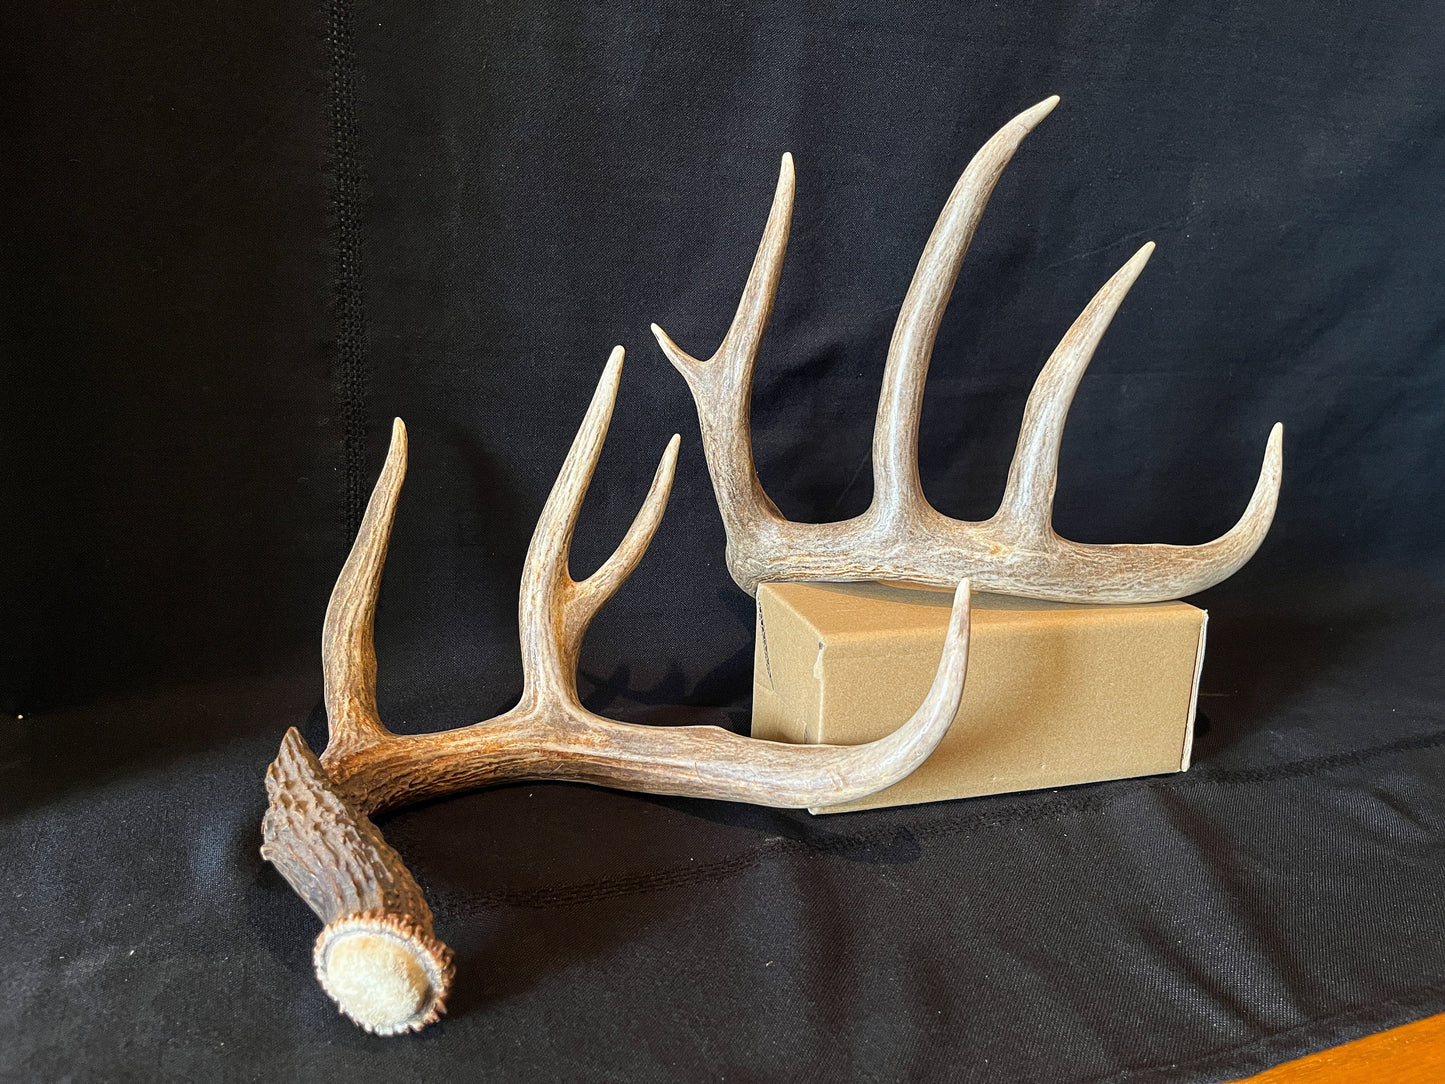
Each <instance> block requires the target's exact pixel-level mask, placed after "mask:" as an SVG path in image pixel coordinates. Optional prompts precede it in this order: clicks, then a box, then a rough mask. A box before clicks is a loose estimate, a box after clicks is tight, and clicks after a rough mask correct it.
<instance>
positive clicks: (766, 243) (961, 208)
mask: <svg viewBox="0 0 1445 1084" xmlns="http://www.w3.org/2000/svg"><path fill="white" fill-rule="evenodd" d="M1057 101H1058V99H1057V98H1056V97H1055V98H1049V99H1047V100H1045V101H1043V102H1040V103H1039V104H1038V105H1036V106H1034V107H1033V108H1032V109H1029V110H1026V111H1025V112H1023V113H1021V114H1019V116H1017V117H1015V118H1014V119H1013V120H1011V121H1010V122H1009V123H1008V124H1006V125H1005V126H1004V127H1003V128H1002V129H1001V130H1000V131H999V132H998V133H997V134H996V135H995V136H994V137H993V138H992V139H990V140H989V141H988V143H987V144H985V146H984V147H983V149H982V150H980V151H979V153H978V154H977V155H976V156H975V157H974V159H973V161H971V162H970V163H969V165H968V168H967V169H965V170H964V173H963V175H962V177H961V178H960V179H959V182H958V184H957V185H956V186H955V188H954V190H953V193H952V195H951V196H950V197H949V200H948V202H947V204H946V205H945V207H944V209H943V212H942V214H941V215H940V216H939V220H938V224H937V225H936V226H935V228H934V231H933V234H932V236H931V237H930V238H929V241H928V244H927V246H926V247H925V249H924V252H923V256H922V258H921V259H920V260H919V264H918V269H917V271H916V273H915V274H914V277H913V282H912V285H911V286H910V287H909V290H908V294H907V296H906V297H905V299H904V302H903V306H902V309H901V310H900V313H899V317H898V322H897V325H896V327H895V329H894V334H893V339H892V342H891V344H890V346H889V353H888V361H887V365H886V367H885V369H884V375H883V388H882V391H881V394H880V396H879V401H878V419H877V424H876V427H875V429H874V436H873V472H874V493H873V500H872V503H871V504H870V506H869V508H868V510H867V511H866V512H865V513H864V514H863V515H861V516H858V517H856V518H854V519H850V520H844V521H842V522H838V523H822V524H818V523H793V522H790V521H788V520H786V519H784V518H783V517H782V516H781V515H780V514H779V513H778V511H777V508H776V506H775V505H774V504H773V503H772V501H770V500H768V499H767V496H766V495H765V494H764V493H763V491H762V487H761V485H760V484H759V482H758V479H757V474H756V471H755V469H754V465H753V458H752V450H751V440H750V437H749V428H748V415H747V411H748V404H749V397H750V394H751V392H750V388H749V386H748V385H749V383H750V381H751V375H752V369H753V363H754V360H755V359H756V356H757V351H758V345H759V341H760V339H761V335H762V330H763V326H764V324H765V322H766V318H767V314H768V312H769V311H770V309H771V307H772V303H773V296H772V294H773V292H774V291H775V290H776V287H777V282H778V277H779V271H780V268H781V264H782V257H783V249H784V246H785V243H786V239H787V221H786V220H787V216H788V214H789V213H790V210H791V207H792V199H793V177H792V163H791V159H788V158H785V159H784V169H783V176H782V177H781V178H780V179H779V182H778V189H777V193H776V195H775V196H774V199H773V207H772V211H771V213H770V214H769V216H768V224H767V227H766V229H765V231H764V234H763V240H762V243H761V244H760V245H759V248H758V255H757V259H756V261H755V262H754V264H753V270H752V273H751V274H750V275H749V277H748V284H747V287H746V288H745V290H744V294H743V302H742V304H740V306H739V308H738V314H737V317H736V318H735V319H734V321H733V326H732V329H731V330H729V332H728V335H727V337H725V338H724V340H723V343H722V345H721V346H720V347H719V348H718V350H717V352H716V353H715V354H714V355H713V357H712V358H711V359H710V360H708V361H698V360H697V359H696V358H694V357H692V356H690V355H689V354H687V353H685V352H684V351H683V350H682V349H681V348H679V347H678V346H677V344H676V343H674V342H673V341H672V340H671V339H670V338H669V337H668V336H667V334H666V333H665V332H664V331H662V329H661V328H658V327H657V326H656V325H654V326H653V333H654V334H655V335H656V336H657V340H658V343H659V344H660V345H661V347H662V350H663V353H664V354H665V355H666V356H667V358H668V359H669V360H670V361H671V362H672V364H673V365H674V366H675V367H676V368H677V369H678V370H679V371H680V372H682V374H683V375H684V376H685V377H686V379H687V383H688V387H689V388H690V389H691V391H692V394H693V399H694V401H695V402H696V404H697V412H698V421H699V424H700V427H701V429H702V438H703V449H704V452H705V454H706V456H707V463H708V471H709V473H710V474H711V476H712V480H713V489H714V492H715V493H716V495H717V501H718V508H719V510H720V511H721V513H722V518H723V525H724V527H725V528H726V530H727V538H728V568H729V570H730V571H731V572H732V575H733V578H734V579H735V580H736V581H737V582H738V584H739V585H740V586H742V587H743V588H744V589H745V590H747V591H748V592H749V593H754V592H756V590H757V585H758V584H759V583H762V582H764V581H767V580H862V579H876V578H889V579H901V580H912V581H916V582H920V583H930V584H942V585H953V584H956V583H958V582H960V581H961V580H963V579H972V580H973V581H974V586H976V587H978V588H982V589H984V590H991V591H1000V592H1004V593H1007V594H1014V595H1023V596H1026V597H1030V598H1041V599H1052V600H1055V601H1060V602H1157V601H1162V600H1165V599H1173V598H1180V597H1182V596H1184V595H1188V594H1193V593H1195V592H1198V591H1202V590H1204V589H1205V588H1207V587H1210V586H1212V585H1214V584H1216V583H1218V582H1219V581H1221V580H1223V579H1225V578H1227V577H1228V576H1230V575H1232V574H1233V573H1234V572H1235V571H1236V570H1238V569H1239V568H1240V566H1242V565H1243V564H1244V563H1245V562H1246V561H1247V560H1249V558H1250V557H1251V556H1252V555H1253V554H1254V552H1255V550H1256V549H1257V548H1258V547H1259V545H1260V543H1261V542H1262V541H1263V540H1264V536H1265V534H1266V533H1267V532H1268V530H1269V526H1270V523H1271V521H1272V520H1273V517H1274V511H1275V505H1276V503H1277V500H1278V496H1279V485H1280V477H1281V473H1282V464H1283V452H1282V428H1281V427H1280V426H1278V425H1276V426H1275V427H1274V429H1273V431H1272V432H1271V434H1270V438H1269V442H1268V444H1267V445H1266V449H1265V456H1264V463H1263V466H1262V467H1261V470H1260V474H1259V479H1258V481H1257V482H1256V484H1255V489H1254V494H1253V496H1252V497H1251V499H1250V501H1249V504H1248V506H1247V507H1246V509H1245V512H1244V515H1243V516H1242V517H1241V518H1240V520H1239V522H1238V523H1236V524H1235V526H1234V527H1233V528H1232V529H1231V530H1230V531H1228V532H1227V533H1226V534H1224V535H1222V536H1221V537H1219V538H1217V539H1215V540H1214V541H1212V542H1207V543H1204V544H1203V545H1198V546H1169V545H1117V546H1094V545H1081V544H1079V543H1075V542H1070V541H1068V540H1067V539H1064V538H1060V537H1059V536H1058V535H1057V534H1056V533H1055V532H1054V530H1053V526H1052V524H1051V522H1050V518H1051V514H1052V509H1053V498H1054V488H1055V480H1056V475H1057V470H1058V456H1059V447H1060V443H1061V441H1062V437H1063V427H1064V422H1065V420H1066V418H1067V415H1068V408H1069V405H1070V403H1071V402H1072V400H1073V396H1074V390H1075V389H1076V388H1077V386H1078V383H1079V381H1080V380H1081V379H1082V377H1083V374H1084V371H1085V369H1086V368H1087V367H1088V364H1089V361H1090V359H1091V358H1092V357H1093V354H1094V350H1095V349H1096V348H1097V346H1098V344H1099V341H1100V339H1101V338H1102V336H1103V334H1104V331H1105V330H1106V329H1107V327H1108V326H1109V322H1110V321H1111V320H1112V319H1113V317H1114V314H1115V313H1116V312H1117V311H1118V308H1119V306H1120V305H1121V304H1122V303H1123V300H1124V297H1125V296H1126V295H1127V293H1128V291H1129V287H1130V286H1131V285H1132V284H1133V283H1134V281H1135V279H1136V278H1137V277H1138V275H1139V273H1140V271H1142V269H1143V266H1144V263H1145V262H1146V261H1147V260H1148V257H1149V253H1150V252H1152V251H1153V248H1154V246H1153V244H1152V243H1150V244H1147V245H1145V246H1144V248H1143V249H1141V250H1140V252H1139V253H1138V254H1136V255H1135V256H1134V257H1133V258H1132V259H1131V260H1130V261H1129V262H1128V263H1127V264H1125V266H1124V267H1123V268H1122V269H1121V270H1120V271H1119V272H1118V273H1117V274H1115V275H1114V277H1113V278H1111V279H1110V280H1109V282H1108V283H1107V284H1105V286H1104V287H1103V289H1101V290H1100V291H1099V293H1098V295H1096V296H1095V298H1094V299H1093V301H1091V302H1090V303H1089V305H1088V307H1087V308H1085V310H1084V312H1083V313H1082V314H1081V315H1080V317H1079V319H1078V320H1076V321H1075V323H1074V325H1073V327H1072V328H1070V330H1069V332H1068V334H1066V335H1065V336H1064V339H1063V341H1062V342H1060V344H1059V347H1058V349H1057V350H1055V351H1054V354H1053V356H1052V357H1051V358H1050V359H1049V362H1048V364H1047V365H1046V366H1045V367H1044V370H1043V372H1042V373H1041V374H1040V376H1039V379H1038V382H1037V383H1036V385H1035V387H1034V390H1033V393H1032V394H1031V395H1030V396H1029V401H1028V406H1027V408H1026V410H1025V414H1024V421H1023V425H1022V427H1021V429H1020V434H1019V444H1018V450H1017V453H1016V454H1015V457H1014V462H1013V466H1012V467H1011V469H1010V472H1009V480H1008V484H1007V488H1006V491H1005V495H1004V499H1003V502H1002V503H1001V505H1000V507H999V510H998V512H997V513H996V514H995V515H994V516H992V517H990V519H988V520H985V521H983V522H977V523H975V522H965V521H961V520H955V519H950V518H949V517H947V516H944V515H943V514H941V513H940V512H938V511H937V510H935V509H934V508H933V507H932V506H931V505H930V504H929V503H928V501H927V499H926V498H925V497H924V495H923V491H922V486H921V484H920V482H919V477H918V419H919V412H920V409H921V407H922V402H923V390H924V381H925V379H926V377H927V371H928V365H929V360H930V357H931V355H932V351H933V345H934V342H935V341H936V339H937V336H938V327H939V324H940V322H941V320H942V317H943V312H944V309H945V308H946V307H947V304H948V299H949V295H950V294H951V292H952V290H953V286H954V283H955V281H956V280H957V277H958V272H959V268H960V266H961V264H962V261H963V257H964V255H965V253H966V251H967V249H968V245H969V242H970V240H971V239H972V237H973V234H974V230H975V229H976V227H977V225H978V222H979V220H980V217H981V216H982V214H983V210H984V207H985V205H986V204H987V202H988V197H989V195H990V194H991V193H992V192H993V189H994V186H995V185H996V184H997V182H998V179H999V177H1000V175H1001V174H1002V171H1003V168H1004V167H1005V166H1006V165H1007V164H1008V162H1009V160H1010V159H1011V158H1012V156H1013V154H1014V152H1015V151H1016V150H1017V149H1018V147H1019V144H1020V143H1021V142H1022V140H1023V138H1024V137H1025V136H1026V135H1027V134H1028V133H1029V132H1030V131H1032V130H1033V128H1034V127H1035V126H1036V125H1037V124H1038V123H1039V122H1040V121H1042V120H1043V118H1044V117H1045V116H1047V115H1048V114H1049V112H1050V111H1051V110H1052V109H1053V108H1054V106H1055V104H1057ZM740 329H741V330H740Z"/></svg>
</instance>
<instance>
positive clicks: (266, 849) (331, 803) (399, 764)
mask: <svg viewBox="0 0 1445 1084" xmlns="http://www.w3.org/2000/svg"><path fill="white" fill-rule="evenodd" d="M621 370H622V348H621V347H618V348H617V349H616V350H615V351H613V354H612V357H611V359H610V361H609V362H608V364H607V369H606V371H605V372H604V373H603V375H602V380H601V382H600V383H599V384H598V386H597V391H596V393H595V394H594V395H593V398H592V405H591V406H590V407H589V408H588V410H587V416H586V418H585V419H584V421H583V422H582V427H581V429H580V430H579V431H578V433H577V437H576V439H575V440H574V441H573V443H572V449H571V451H570V452H568V454H567V459H566V462H565V463H564V464H563V466H562V472H561V474H560V475H559V476H558V478H557V482H556V484H555V485H554V486H553V487H552V493H551V496H550V497H549V498H548V499H547V503H546V505H545V507H544V508H543V509H542V515H541V518H540V519H539V520H538V522H537V528H536V530H535V532H534V533H533V535H532V542H531V545H530V546H529V548H528V550H527V559H526V564H525V566H524V568H523V572H522V587H521V599H520V605H519V611H520V622H519V623H520V625H521V640H522V667H523V675H524V687H523V691H522V698H521V700H520V702H519V703H518V704H517V706H516V707H515V708H513V709H512V710H511V711H509V712H507V713H505V714H504V715H499V716H497V717H496V718H495V719H490V720H488V721H486V722H482V723H477V724H476V725H474V726H469V727H464V728H462V729H460V730H452V731H446V732H442V733H435V734H417V735H406V736H402V735H398V734H393V733H391V732H390V731H388V730H387V729H386V727H385V726H383V725H382V722H381V719H380V717H379V716H378V714H377V707H376V654H375V651H374V649H373V646H372V620H373V614H374V612H375V606H376V596H377V590H378V588H379V586H380V582H381V571H382V564H383V562H384V561H385V559H386V547H387V540H388V537H389V536H390V533H391V523H392V518H393V516H394V514H395V511H396V501H397V496H398V494H399V493H400V491H401V483H402V478H403V476H404V474H405V473H406V430H405V428H404V427H403V426H402V424H401V421H400V420H398V421H397V422H396V424H395V427H394V429H393V431H392V440H391V450H390V451H389V452H388V454H387V458H386V466H385V468H384V469H383V470H382V472H381V477H380V479H379V480H378V481H377V483H376V489H375V491H374V492H373V493H372V496H371V502H370V504H369V505H368V506H367V509H366V516H365V518H364V520H363V522H362V525H361V530H360V532H359V533H358V535H357V538H356V543H355V545H354V547H353V548H352V551H351V556H350V558H349V559H348V560H347V562H346V565H345V567H344V568H343V569H342V571H341V576H340V578H339V579H338V580H337V582H336V588H335V590H334V591H333V592H332V596H331V605H330V606H329V607H328V608H327V611H326V625H325V632H324V635H323V642H322V656H323V666H324V669H325V675H326V713H327V719H328V721H329V724H330V741H329V744H328V745H327V747H326V751H325V752H324V753H323V754H322V756H321V758H320V759H319V760H318V759H317V758H316V756H315V755H314V754H313V753H312V752H311V750H310V749H309V748H308V747H307V745H306V743H305V741H304V740H303V739H302V738H301V735H300V734H299V733H298V732H297V731H296V730H295V729H294V728H293V729H291V730H289V731H288V732H287V734H286V737H285V739H284V740H283V742H282V745H281V752H280V755H279V756H277V758H276V760H275V762H274V763H273V764H272V765H271V767H270V769H269V770H268V771H267V773H266V789H267V791H268V793H269V795H270V799H271V802H270V807H269V808H268V810H267V812H266V817H265V821H264V823H263V825H262V832H263V835H264V838H265V842H264V845H263V846H262V848H261V853H262V855H264V856H265V857H266V858H267V859H269V860H270V861H271V862H273V863H274V864H275V865H276V867H277V868H278V869H279V870H280V871H281V873H282V875H283V876H284V877H285V878H286V880H287V881H288V882H289V883H290V884H291V886H292V887H293V888H294V889H295V890H296V891H297V893H298V894H299V895H301V897H302V898H303V899H305V900H306V902H307V903H308V904H309V905H310V906H311V908H312V910H314V911H315V912H316V913H317V914H318V915H320V916H321V919H322V921H323V922H325V923H326V928H325V929H324V930H322V932H321V935H320V937H319V938H318V939H317V942H316V949H315V954H314V955H315V964H316V974H317V978H318V979H319V980H320V982H321V985H322V987H323V988H324V989H325V990H326V992H327V993H328V994H330V995H331V997H332V998H333V999H334V1000H335V1001H336V1003H337V1004H338V1005H339V1006H340V1007H341V1011H342V1012H344V1013H345V1014H346V1015H347V1016H349V1017H351V1019H352V1020H354V1021H356V1022H357V1023H358V1024H360V1025H361V1026H362V1027H364V1028H366V1029H367V1030H369V1031H373V1032H376V1033H377V1034H381V1035H393V1034H398V1033H400V1032H403V1031H407V1030H416V1029H419V1028H422V1027H425V1026H426V1025H427V1024H429V1023H431V1022H432V1021H433V1020H435V1019H436V1018H437V1017H438V1015H440V1013H441V1012H442V1010H443V1000H444V997H445V995H446V991H447V987H448V985H449V983H450V981H451V953H450V952H449V950H448V949H447V948H446V947H445V946H444V945H442V944H441V943H440V942H439V941H437V940H436V939H435V937H434V936H433V931H432V916H431V911H430V910H429V908H428V907H427V904H426V900H425V898H424V897H423V895H422V892H421V889H420V888H419V887H418V886H417V883H416V881H415V880H414V879H413V878H412V876H411V874H410V873H408V872H407V869H406V867H405V865H404V864H403V863H402V860H401V857H400V856H399V855H398V854H397V853H396V852H395V851H394V850H392V849H391V847H389V846H387V844H386V841H385V840H384V839H383V838H382V836H381V833H380V832H379V831H378V830H377V828H376V826H375V825H374V824H372V822H371V820H370V819H369V818H370V816H371V815H372V814H374V813H376V812H378V811H381V810H386V809H394V808H396V807H398V806H402V805H406V804H408V803H411V802H419V801H423V800H425V799H427V798H435V797H439V796H441V795H446V794H453V793H456V792H457V791H461V790H468V789H471V788H474V787H481V786H486V785H488V784H491V783H501V782H507V781H516V780H524V779H559V780H570V781H572V782H581V783H596V784H599V785H602V786H611V787H621V788H623V789H627V790H638V791H647V792H650V793H653V794H681V795H690V796H692V797H699V798H724V799H731V800H734V801H742V802H752V803H755V804H758V805H768V806H780V807H802V806H824V805H833V804H836V803H839V802H846V801H849V800H851V799H854V798H859V797H862V796H864V795H867V794H872V793H873V792H875V791H878V790H881V789H883V788H884V787H887V786H890V785H892V784H893V783H895V782H897V781H898V780H900V779H902V778H903V777H904V776H906V775H908V774H909V773H910V772H911V771H913V769H914V768H916V767H918V765H920V764H921V763H923V761H924V760H925V759H927V757H928V755H929V754H930V753H931V752H932V751H933V749H934V747H935V746H936V745H937V744H938V741H939V739H940V738H941V737H942V736H943V734H944V733H945V732H946V731H947V729H948V726H949V724H950V723H951V722H952V720H953V717H954V716H955V715H956V714H957V712H958V706H959V700H960V698H961V696H962V694H963V682H964V673H965V670H966V666H967V658H968V616H969V610H968V599H969V593H968V584H967V583H963V584H960V585H959V588H958V591H957V594H956V595H955V596H954V603H953V615H952V619H951V621H950V624H949V629H948V636H947V640H946V642H945V644H944V648H943V655H942V658H941V660H940V662H939V665H938V673H937V676H936V677H935V679H934V682H933V686H932V688H931V689H930V690H929V692H928V695H927V696H926V697H925V698H924V701H923V704H922V705H921V706H920V707H919V709H918V711H917V712H915V713H914V715H913V717H912V718H911V719H910V720H909V721H908V722H907V723H905V724H904V725H903V726H902V727H900V728H899V729H898V730H897V731H895V732H894V733H893V734H891V735H889V736H888V737H886V738H882V739H880V740H878V741H875V742H871V743H869V744H867V745H858V746H826V745H787V744H782V743H777V742H769V741H759V740H756V739H752V738H744V737H741V736H739V735H737V734H733V733H730V732H729V731H726V730H722V729H720V728H718V727H710V726H686V727H653V726H638V725H635V724H631V723H623V722H618V721H615V720H612V719H604V718H602V717H600V716H597V715H594V714H592V713H591V712H589V711H588V710H587V709H586V708H584V707H583V706H582V704H581V702H580V701H579V700H578V697H577V682H576V665H577V656H578V652H579V650H580V648H581V644H582V637H583V634H584V633H585V632H586V630H587V626H588V624H589V623H590V622H591V620H592V618H593V617H594V616H595V615H596V613H597V611H598V609H599V607H601V605H602V604H603V603H604V602H605V601H606V600H607V599H608V598H609V597H611V595H612V594H613V593H614V592H616V591H617V589H618V588H619V587H620V586H621V585H622V583H623V581H624V580H626V579H627V577H628V575H629V574H630V573H631V572H632V570H633V569H634V568H635V567H636V566H637V563H638V561H639V560H641V558H642V555H643V553H644V551H645V550H646V549H647V545H648V543H649V542H650V541H651V540H652V536H653V533H654V532H655V531H656V530H657V525H658V522H659V521H660V520H661V518H662V513H663V509H664V507H665V506H666V504H667V496H668V490H669V488H670V486H671V484H672V474H673V467H674V465H675V463H676V460H677V447H678V438H677V437H676V436H674V437H673V438H672V440H671V442H670V443H669V444H668V447H667V451H666V453H665V454H664V455H663V457H662V462H661V463H660V464H659V465H658V468H657V473H656V475H655V476H654V477H653V480H652V487H651V489H650V490H649V491H648V494H647V499H646V500H645V501H644V502H643V505H642V509H641V511H639V512H638V514H637V518H636V519H635V520H634V521H633V524H632V526H631V527H630V528H629V529H628V531H627V534H626V536H625V537H624V538H623V540H622V542H621V544H620V545H619V546H618V547H617V550H616V552H614V553H613V554H612V556H611V557H609V558H608V559H607V560H606V561H605V562H603V564H602V567H601V568H599V569H598V570H597V571H596V572H594V573H593V574H592V575H591V576H589V577H587V578H586V579H585V580H581V581H576V580H573V579H572V577H571V576H570V575H569V574H568V569H567V557H568V552H569V549H570V546H571V541H572V532H573V529H574V528H575V527H576V524H577V516H578V512H579V510H580V508H581V505H582V498H583V496H584V495H585V494H586V491H587V485H588V482H589V481H590V480H591V477H592V472H593V470H594V468H595V467H596V465H597V458H598V456H599V455H600V454H601V451H602V442H603V440H604V439H605V438H606V435H607V424H608V421H609V419H610V418H611V415H612V405H613V402H614V400H615V398H616V395H617V384H618V380H619V378H620V376H621Z"/></svg>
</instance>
